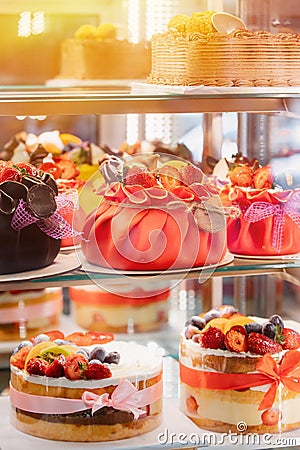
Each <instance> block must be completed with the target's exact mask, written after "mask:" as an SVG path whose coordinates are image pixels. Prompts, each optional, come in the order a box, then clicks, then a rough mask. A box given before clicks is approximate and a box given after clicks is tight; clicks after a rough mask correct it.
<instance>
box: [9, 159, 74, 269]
mask: <svg viewBox="0 0 300 450" xmlns="http://www.w3.org/2000/svg"><path fill="white" fill-rule="evenodd" d="M57 194H58V190H57V185H56V183H55V180H54V179H53V178H52V177H51V175H50V174H47V173H44V172H42V171H36V169H35V167H33V166H32V165H30V164H28V163H20V164H17V165H13V164H12V163H11V162H1V163H0V215H1V221H0V241H1V256H0V274H8V273H14V272H23V271H28V270H34V269H39V268H42V267H46V266H48V265H49V264H51V263H52V262H53V261H54V259H55V258H56V256H57V254H58V252H59V249H60V245H61V239H62V237H66V236H67V235H70V236H71V235H72V230H71V229H70V228H69V227H68V225H67V223H66V222H65V220H64V219H63V218H62V217H61V216H60V214H59V213H58V211H57V210H58V203H57Z"/></svg>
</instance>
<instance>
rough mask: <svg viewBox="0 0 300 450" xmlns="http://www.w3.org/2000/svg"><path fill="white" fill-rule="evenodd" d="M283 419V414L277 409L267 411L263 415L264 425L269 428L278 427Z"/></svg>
mask: <svg viewBox="0 0 300 450" xmlns="http://www.w3.org/2000/svg"><path fill="white" fill-rule="evenodd" d="M281 418H282V413H281V412H280V411H279V410H278V409H275V408H269V409H266V410H265V411H264V412H263V413H262V415H261V420H262V423H263V424H264V425H268V426H272V425H277V424H278V422H279V421H280V420H281Z"/></svg>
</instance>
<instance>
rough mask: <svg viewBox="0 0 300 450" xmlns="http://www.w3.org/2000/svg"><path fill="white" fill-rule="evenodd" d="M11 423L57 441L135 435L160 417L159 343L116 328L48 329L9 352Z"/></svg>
mask: <svg viewBox="0 0 300 450" xmlns="http://www.w3.org/2000/svg"><path fill="white" fill-rule="evenodd" d="M10 367H11V384H10V400H11V405H12V411H13V423H14V426H15V427H16V428H17V429H18V430H20V431H23V432H24V433H27V434H31V435H34V436H37V437H42V438H46V439H53V440H59V441H74V442H76V441H78V442H93V441H94V442H98V441H111V440H118V439H125V438H129V437H134V436H138V435H140V434H143V433H146V432H148V431H151V430H153V429H154V428H156V427H157V426H158V425H159V424H160V423H161V421H162V357H161V353H160V351H159V349H157V348H150V347H145V346H142V345H139V344H136V343H133V342H122V341H115V340H114V336H113V334H111V333H102V332H91V331H90V332H86V333H82V332H75V333H71V334H69V335H67V336H65V335H64V334H63V333H62V332H60V331H56V330H55V331H50V332H46V333H43V334H40V335H38V336H36V337H35V338H33V339H30V340H28V341H23V342H21V343H20V344H19V346H18V347H17V348H16V349H15V351H14V352H13V354H12V356H11V358H10Z"/></svg>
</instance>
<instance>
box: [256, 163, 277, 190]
mask: <svg viewBox="0 0 300 450" xmlns="http://www.w3.org/2000/svg"><path fill="white" fill-rule="evenodd" d="M253 183H254V187H255V189H271V188H272V185H273V177H272V173H271V168H270V167H268V166H264V167H260V168H259V169H257V170H256V171H255V172H254V175H253Z"/></svg>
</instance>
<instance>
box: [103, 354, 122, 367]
mask: <svg viewBox="0 0 300 450" xmlns="http://www.w3.org/2000/svg"><path fill="white" fill-rule="evenodd" d="M104 362H105V363H108V364H118V363H119V362H120V353H119V352H109V353H108V354H107V355H106V356H105V359H104Z"/></svg>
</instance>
